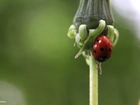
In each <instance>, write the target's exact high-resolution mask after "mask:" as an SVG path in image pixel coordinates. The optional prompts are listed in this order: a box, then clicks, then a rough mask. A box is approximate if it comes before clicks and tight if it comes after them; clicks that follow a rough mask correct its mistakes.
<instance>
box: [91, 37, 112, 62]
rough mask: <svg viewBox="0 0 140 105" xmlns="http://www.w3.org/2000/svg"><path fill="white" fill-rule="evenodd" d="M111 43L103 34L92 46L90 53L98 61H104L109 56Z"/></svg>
mask: <svg viewBox="0 0 140 105" xmlns="http://www.w3.org/2000/svg"><path fill="white" fill-rule="evenodd" d="M112 49H113V44H112V42H111V40H110V39H109V38H108V37H107V36H104V35H101V36H99V37H98V38H97V39H96V40H95V42H94V44H93V47H92V55H93V56H94V58H95V59H96V60H97V61H99V62H104V61H106V60H107V59H109V58H110V57H111V54H112Z"/></svg>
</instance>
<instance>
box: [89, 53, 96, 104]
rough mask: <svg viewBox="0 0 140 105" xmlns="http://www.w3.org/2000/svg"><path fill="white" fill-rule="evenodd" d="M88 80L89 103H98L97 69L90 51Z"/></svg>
mask: <svg viewBox="0 0 140 105" xmlns="http://www.w3.org/2000/svg"><path fill="white" fill-rule="evenodd" d="M89 81H90V86H89V88H90V96H89V97H90V98H89V100H90V102H89V105H98V69H97V65H96V61H95V59H94V57H93V55H92V53H91V52H90V72H89Z"/></svg>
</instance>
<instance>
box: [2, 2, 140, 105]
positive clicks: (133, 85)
mask: <svg viewBox="0 0 140 105" xmlns="http://www.w3.org/2000/svg"><path fill="white" fill-rule="evenodd" d="M78 3H79V1H78V0H77V1H75V0H69V1H66V0H1V1H0V100H1V101H2V100H4V101H6V103H7V104H6V105H88V100H89V99H88V91H89V90H88V88H89V87H88V73H89V71H88V66H87V65H86V63H85V61H84V59H83V57H82V56H81V57H79V58H78V59H76V60H75V59H74V56H75V54H76V53H77V52H78V49H77V48H76V47H73V43H74V40H70V39H69V38H68V37H67V31H68V28H69V26H70V25H71V24H72V19H73V16H74V15H75V12H76V10H77V7H78ZM113 13H114V18H117V19H119V20H121V21H120V22H116V23H115V27H116V28H117V29H118V30H119V32H120V39H119V42H118V44H117V46H116V47H115V48H114V51H113V55H112V57H111V58H110V59H109V60H108V61H106V62H104V63H103V64H102V68H103V75H100V76H99V105H138V101H139V98H140V76H139V74H140V70H139V68H140V65H139V61H140V56H139V53H140V49H139V40H138V39H137V38H136V37H135V35H134V32H133V30H132V29H131V30H130V29H128V28H127V26H129V25H131V24H129V25H128V23H125V21H123V20H125V19H124V18H123V17H122V16H119V15H118V14H117V13H116V12H115V11H113ZM1 104H2V103H1ZM2 105H5V104H2Z"/></svg>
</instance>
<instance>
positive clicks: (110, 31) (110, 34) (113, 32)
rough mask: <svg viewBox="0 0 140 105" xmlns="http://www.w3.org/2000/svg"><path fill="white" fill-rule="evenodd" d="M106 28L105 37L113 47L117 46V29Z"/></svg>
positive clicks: (109, 26)
mask: <svg viewBox="0 0 140 105" xmlns="http://www.w3.org/2000/svg"><path fill="white" fill-rule="evenodd" d="M107 28H108V34H107V36H108V37H109V38H110V40H111V41H112V43H113V46H115V45H116V44H117V41H118V38H119V32H118V30H117V29H115V28H114V27H113V26H111V25H107Z"/></svg>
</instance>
